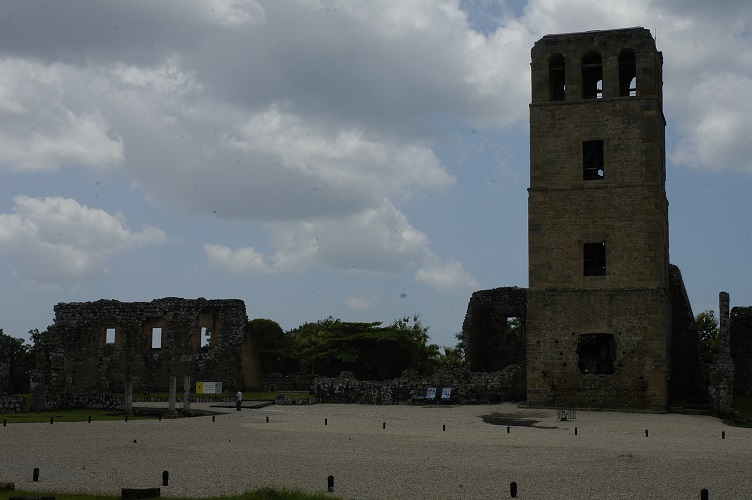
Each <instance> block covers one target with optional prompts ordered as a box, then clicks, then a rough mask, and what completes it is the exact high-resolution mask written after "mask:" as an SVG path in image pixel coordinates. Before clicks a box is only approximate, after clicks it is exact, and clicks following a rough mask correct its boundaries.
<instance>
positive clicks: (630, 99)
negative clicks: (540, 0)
mask: <svg viewBox="0 0 752 500" xmlns="http://www.w3.org/2000/svg"><path fill="white" fill-rule="evenodd" d="M662 64H663V58H662V54H661V53H660V52H659V51H658V50H657V49H656V46H655V40H654V39H653V37H652V36H651V34H650V32H649V31H648V30H646V29H644V28H639V27H638V28H627V29H617V30H607V31H589V32H586V33H570V34H559V35H547V36H544V37H543V38H541V39H540V40H539V41H538V42H537V43H536V44H535V46H534V47H533V49H532V63H531V72H532V103H531V104H530V188H529V194H528V224H529V226H528V245H529V265H530V268H529V290H528V306H527V399H528V403H529V404H532V405H546V406H554V405H555V406H568V405H571V406H577V407H581V408H582V407H601V408H662V407H665V406H666V404H667V399H668V376H669V373H670V372H669V369H670V367H669V360H670V355H669V353H670V339H671V303H670V300H669V260H668V201H667V199H666V188H665V183H666V168H665V119H664V116H663V111H662V105H663V98H662V75H661V71H662Z"/></svg>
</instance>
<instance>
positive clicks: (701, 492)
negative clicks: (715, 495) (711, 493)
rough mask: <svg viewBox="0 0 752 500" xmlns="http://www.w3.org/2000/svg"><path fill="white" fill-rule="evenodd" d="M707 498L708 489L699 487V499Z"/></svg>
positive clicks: (705, 499)
mask: <svg viewBox="0 0 752 500" xmlns="http://www.w3.org/2000/svg"><path fill="white" fill-rule="evenodd" d="M708 498H709V497H708V489H707V488H703V489H701V490H700V499H701V500H708Z"/></svg>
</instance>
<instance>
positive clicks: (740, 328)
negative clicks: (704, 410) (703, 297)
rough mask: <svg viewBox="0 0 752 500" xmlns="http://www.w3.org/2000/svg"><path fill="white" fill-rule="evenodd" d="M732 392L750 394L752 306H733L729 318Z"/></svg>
mask: <svg viewBox="0 0 752 500" xmlns="http://www.w3.org/2000/svg"><path fill="white" fill-rule="evenodd" d="M730 335H731V357H732V359H733V362H734V368H735V369H734V393H735V394H744V395H747V396H752V307H734V308H732V309H731V318H730Z"/></svg>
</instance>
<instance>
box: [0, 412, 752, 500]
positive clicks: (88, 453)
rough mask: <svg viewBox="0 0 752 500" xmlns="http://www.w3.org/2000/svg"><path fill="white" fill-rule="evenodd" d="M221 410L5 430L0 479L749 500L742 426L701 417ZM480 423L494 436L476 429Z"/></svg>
mask: <svg viewBox="0 0 752 500" xmlns="http://www.w3.org/2000/svg"><path fill="white" fill-rule="evenodd" d="M208 406H209V405H193V407H194V408H206V409H208ZM223 411H225V413H224V414H221V415H218V416H216V418H215V419H214V421H212V417H211V416H208V417H207V416H204V417H195V418H184V419H176V420H167V419H163V420H162V421H158V420H130V421H128V422H125V421H120V422H117V421H116V422H92V423H91V424H88V423H86V422H82V423H67V424H66V423H55V424H53V425H50V424H49V423H44V424H8V426H7V427H0V450H1V451H0V482H15V483H16V488H17V489H22V488H23V489H28V490H33V491H43V490H53V491H70V492H97V493H103V494H112V495H119V494H120V491H121V488H132V487H158V486H161V485H162V472H163V471H168V472H169V478H170V483H169V486H167V487H162V496H164V497H175V496H189V497H201V496H210V495H219V494H232V493H238V492H241V491H243V490H244V489H249V488H260V487H265V486H270V487H286V488H299V489H302V490H306V491H311V492H326V490H327V477H328V476H330V475H331V476H333V477H334V481H335V492H334V494H333V496H337V497H341V498H347V499H399V498H410V499H429V498H430V499H444V498H446V499H462V498H469V499H475V498H477V499H484V498H489V499H491V498H493V499H499V498H509V496H510V484H511V483H512V482H513V481H514V482H515V483H516V484H517V487H518V494H517V497H518V498H527V499H548V498H551V499H559V498H562V499H563V498H567V499H577V498H583V499H584V498H587V499H601V498H604V499H605V498H614V499H621V498H623V499H627V498H628V499H634V498H642V499H645V498H651V499H652V498H655V499H673V498H677V499H692V498H700V492H701V490H702V489H703V488H707V489H708V491H709V497H710V498H711V499H714V500H715V499H731V498H739V499H750V498H752V474H750V464H752V429H741V428H735V427H729V426H726V425H724V424H723V423H722V422H721V421H720V420H718V419H716V418H713V417H706V416H688V415H663V414H644V413H614V412H586V411H578V412H577V415H576V418H575V419H574V420H569V421H559V420H558V419H557V418H556V411H555V410H532V409H526V408H518V407H517V406H516V405H512V404H501V405H484V406H456V407H439V408H437V407H408V406H361V405H325V404H319V405H312V406H269V407H266V408H263V409H258V410H250V409H244V410H243V411H241V412H237V411H234V410H231V409H226V410H223ZM492 414H494V415H497V416H498V417H499V421H500V422H501V423H502V424H501V425H492V424H489V423H486V422H484V421H483V419H482V418H481V416H484V415H492ZM267 417H268V422H267ZM531 424H532V425H531ZM646 430H648V437H646V436H645V431H646ZM722 433H725V439H722ZM35 467H38V468H39V469H40V475H39V481H38V482H32V480H31V479H32V471H33V469H34V468H35Z"/></svg>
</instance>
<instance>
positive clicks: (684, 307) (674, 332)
mask: <svg viewBox="0 0 752 500" xmlns="http://www.w3.org/2000/svg"><path fill="white" fill-rule="evenodd" d="M669 296H670V297H671V353H670V354H671V377H670V379H669V395H670V398H671V399H672V400H673V401H674V402H678V401H679V400H684V401H688V400H693V401H697V400H703V401H707V387H706V384H705V381H704V380H703V373H702V363H701V361H700V349H699V344H698V337H697V324H696V322H695V316H694V313H693V312H692V306H691V305H690V303H689V297H688V296H687V290H686V288H685V287H684V279H683V278H682V274H681V271H680V270H679V268H678V267H677V266H675V265H673V264H670V265H669Z"/></svg>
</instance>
